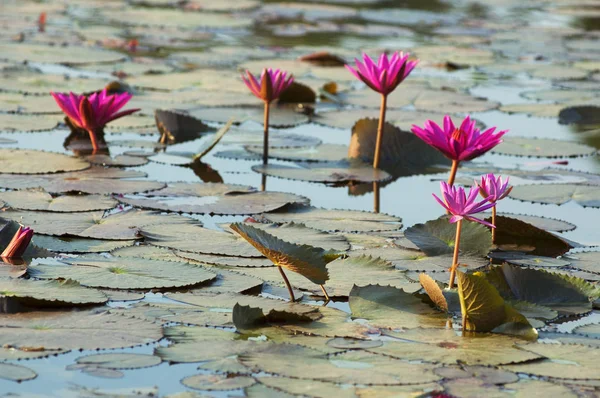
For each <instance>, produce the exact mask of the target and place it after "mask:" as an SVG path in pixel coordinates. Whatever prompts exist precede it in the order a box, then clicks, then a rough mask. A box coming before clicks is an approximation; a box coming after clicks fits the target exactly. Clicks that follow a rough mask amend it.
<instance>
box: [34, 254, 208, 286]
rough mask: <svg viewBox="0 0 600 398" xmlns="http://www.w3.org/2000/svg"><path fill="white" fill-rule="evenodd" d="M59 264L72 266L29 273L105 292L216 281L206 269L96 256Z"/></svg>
mask: <svg viewBox="0 0 600 398" xmlns="http://www.w3.org/2000/svg"><path fill="white" fill-rule="evenodd" d="M63 261H64V262H66V263H68V264H72V266H55V265H37V266H35V267H30V268H29V273H30V274H31V275H34V276H35V277H36V278H40V279H59V278H70V279H73V280H76V281H78V282H79V283H81V284H82V285H83V286H90V287H101V288H108V289H157V288H158V289H160V288H173V287H184V286H193V285H197V284H200V283H203V282H208V281H211V280H213V279H215V278H216V275H215V274H214V273H212V272H210V271H207V270H206V269H203V268H200V267H196V266H193V265H190V264H187V263H183V262H180V263H177V262H173V261H159V260H146V259H135V258H126V257H112V258H106V257H102V256H97V255H88V256H83V257H78V258H75V259H69V260H63Z"/></svg>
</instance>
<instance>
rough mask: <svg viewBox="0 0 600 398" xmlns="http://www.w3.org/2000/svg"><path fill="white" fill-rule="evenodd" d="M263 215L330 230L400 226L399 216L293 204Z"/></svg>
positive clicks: (387, 228)
mask: <svg viewBox="0 0 600 398" xmlns="http://www.w3.org/2000/svg"><path fill="white" fill-rule="evenodd" d="M263 217H264V218H266V219H267V220H269V221H270V222H275V223H285V222H295V223H302V224H304V225H305V226H307V227H309V228H314V229H319V230H321V231H331V232H333V231H341V232H369V231H393V230H397V229H400V228H402V224H401V223H400V222H401V221H402V220H401V219H400V218H398V217H395V216H390V215H387V214H382V213H372V212H365V211H357V210H341V209H339V210H338V209H332V210H327V209H320V208H317V207H310V206H293V207H289V208H287V209H286V211H285V212H281V211H280V212H273V213H268V214H263Z"/></svg>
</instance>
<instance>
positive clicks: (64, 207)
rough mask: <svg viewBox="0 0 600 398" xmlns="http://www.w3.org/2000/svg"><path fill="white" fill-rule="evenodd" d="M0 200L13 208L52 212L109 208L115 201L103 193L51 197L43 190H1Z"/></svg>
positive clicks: (115, 203) (113, 205)
mask: <svg viewBox="0 0 600 398" xmlns="http://www.w3.org/2000/svg"><path fill="white" fill-rule="evenodd" d="M0 200H2V201H4V202H5V203H6V204H7V205H8V206H10V207H11V208H13V209H20V210H38V211H53V212H79V211H93V210H109V209H112V208H113V207H115V206H116V205H117V203H118V202H117V201H116V200H114V199H112V198H111V197H109V196H103V195H65V196H57V197H52V196H51V195H50V194H48V193H46V192H43V191H37V190H36V191H9V192H1V193H0Z"/></svg>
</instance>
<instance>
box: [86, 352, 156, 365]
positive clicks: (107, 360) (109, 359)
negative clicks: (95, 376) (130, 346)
mask: <svg viewBox="0 0 600 398" xmlns="http://www.w3.org/2000/svg"><path fill="white" fill-rule="evenodd" d="M75 362H76V363H77V364H80V365H86V366H94V367H98V368H102V369H141V368H149V367H151V366H156V365H158V364H159V363H161V362H162V360H161V359H160V358H159V357H156V356H154V355H146V354H132V353H111V354H92V355H86V356H84V357H79V358H77V359H76V360H75Z"/></svg>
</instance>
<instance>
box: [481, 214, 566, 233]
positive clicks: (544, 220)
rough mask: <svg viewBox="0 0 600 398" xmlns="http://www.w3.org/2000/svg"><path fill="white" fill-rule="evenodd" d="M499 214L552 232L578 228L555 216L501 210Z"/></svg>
mask: <svg viewBox="0 0 600 398" xmlns="http://www.w3.org/2000/svg"><path fill="white" fill-rule="evenodd" d="M483 214H484V215H485V218H490V217H491V216H490V214H489V213H483ZM498 215H499V216H505V217H510V218H516V219H517V220H521V221H523V222H526V223H528V224H531V225H533V226H534V227H537V228H540V229H544V230H546V231H552V232H567V231H572V230H574V229H575V228H577V226H576V225H575V224H571V223H570V222H567V221H563V220H557V219H555V218H549V217H539V216H530V215H526V214H513V213H502V212H499V213H498Z"/></svg>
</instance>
